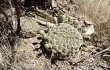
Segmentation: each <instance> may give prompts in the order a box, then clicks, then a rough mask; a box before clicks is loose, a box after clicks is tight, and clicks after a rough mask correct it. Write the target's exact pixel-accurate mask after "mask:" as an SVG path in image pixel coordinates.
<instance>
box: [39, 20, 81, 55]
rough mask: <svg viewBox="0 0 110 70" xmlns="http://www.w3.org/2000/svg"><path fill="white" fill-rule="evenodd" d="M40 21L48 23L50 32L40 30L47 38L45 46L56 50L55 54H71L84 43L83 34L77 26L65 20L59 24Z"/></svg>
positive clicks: (44, 23)
mask: <svg viewBox="0 0 110 70" xmlns="http://www.w3.org/2000/svg"><path fill="white" fill-rule="evenodd" d="M37 22H38V23H40V24H43V25H46V26H47V27H48V32H47V33H45V32H44V31H39V33H40V34H42V36H43V38H44V39H45V40H46V44H45V48H46V49H47V50H48V49H49V50H50V49H51V51H54V54H57V53H59V54H60V55H61V56H66V55H69V54H70V53H72V52H73V50H74V49H76V50H77V49H78V48H80V46H81V45H82V44H83V36H82V34H81V32H80V31H78V29H77V28H75V27H74V26H73V25H74V23H75V22H73V23H72V24H73V25H71V24H67V23H65V22H62V23H60V24H59V25H56V24H53V23H50V22H44V21H40V20H37Z"/></svg>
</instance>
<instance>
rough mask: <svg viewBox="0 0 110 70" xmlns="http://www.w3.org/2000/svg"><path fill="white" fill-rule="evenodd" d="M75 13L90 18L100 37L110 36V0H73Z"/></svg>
mask: <svg viewBox="0 0 110 70" xmlns="http://www.w3.org/2000/svg"><path fill="white" fill-rule="evenodd" d="M75 3H76V5H77V8H78V9H77V11H76V12H77V14H79V15H82V14H83V16H86V17H85V19H87V20H92V21H93V22H94V25H95V29H96V32H97V33H98V34H99V37H100V39H101V38H103V37H104V38H105V36H106V37H107V36H110V26H109V25H110V21H109V20H110V0H75Z"/></svg>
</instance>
